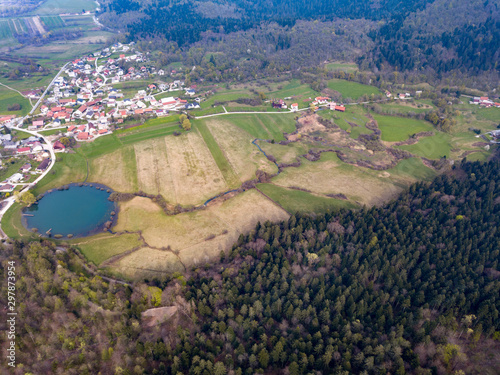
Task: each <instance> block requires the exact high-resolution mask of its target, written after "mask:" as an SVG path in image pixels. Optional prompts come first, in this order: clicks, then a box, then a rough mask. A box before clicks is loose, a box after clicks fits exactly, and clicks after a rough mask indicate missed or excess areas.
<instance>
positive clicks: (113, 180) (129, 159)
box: [89, 147, 138, 192]
mask: <svg viewBox="0 0 500 375" xmlns="http://www.w3.org/2000/svg"><path fill="white" fill-rule="evenodd" d="M89 181H92V182H99V183H102V184H104V185H106V186H109V187H110V188H112V189H114V190H116V191H120V192H134V191H137V185H138V183H137V167H136V160H135V150H134V148H132V147H126V148H122V149H119V150H117V151H114V152H112V153H110V154H107V155H105V156H101V157H99V158H97V159H94V160H92V164H91V175H90V176H89Z"/></svg>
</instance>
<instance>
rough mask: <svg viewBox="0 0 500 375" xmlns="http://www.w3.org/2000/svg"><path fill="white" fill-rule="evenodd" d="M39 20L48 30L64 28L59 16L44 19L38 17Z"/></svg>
mask: <svg viewBox="0 0 500 375" xmlns="http://www.w3.org/2000/svg"><path fill="white" fill-rule="evenodd" d="M40 19H41V20H42V22H43V23H44V24H45V26H46V27H47V29H49V30H53V29H58V28H61V27H64V25H65V24H64V21H63V19H62V18H61V17H60V16H59V15H57V16H44V17H40Z"/></svg>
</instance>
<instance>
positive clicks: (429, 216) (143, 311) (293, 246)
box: [0, 161, 500, 374]
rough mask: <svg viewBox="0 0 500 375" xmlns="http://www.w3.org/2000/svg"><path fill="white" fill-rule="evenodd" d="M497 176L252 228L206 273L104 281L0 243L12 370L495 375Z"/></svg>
mask: <svg viewBox="0 0 500 375" xmlns="http://www.w3.org/2000/svg"><path fill="white" fill-rule="evenodd" d="M499 167H500V164H499V162H498V161H496V162H489V163H486V164H481V163H477V162H475V163H465V164H463V165H462V166H461V167H455V168H454V170H453V171H452V172H451V173H449V174H448V175H443V176H440V177H438V178H437V179H436V180H435V181H434V182H432V183H430V184H427V183H418V184H416V185H413V186H412V187H411V189H410V190H409V191H408V192H407V193H405V194H403V195H402V196H401V197H400V198H399V199H397V200H395V201H393V202H391V203H390V204H388V205H386V206H384V207H380V208H372V209H365V210H359V211H351V210H341V211H339V212H337V213H334V214H332V213H327V214H324V215H317V216H316V217H306V216H297V215H294V216H292V217H290V219H289V220H287V221H285V222H281V223H279V224H271V223H265V224H259V225H258V226H257V227H256V228H255V229H254V230H253V231H251V232H250V233H249V234H248V235H246V236H243V235H242V236H241V237H240V238H239V240H238V242H237V243H236V244H235V246H234V247H233V250H232V251H231V252H230V254H229V255H228V256H224V257H223V258H222V259H221V261H220V262H219V263H215V264H213V265H212V266H210V265H206V266H205V267H203V268H196V269H190V270H188V272H186V274H185V276H184V277H183V276H180V275H179V274H176V275H174V277H168V276H165V277H162V278H161V279H154V280H152V281H146V282H147V283H149V285H148V284H145V283H143V282H138V283H135V284H134V285H130V286H126V285H122V284H120V283H115V282H112V281H111V282H110V280H109V279H107V280H103V279H102V278H101V277H100V276H98V275H95V274H94V273H95V271H93V270H92V269H91V268H89V266H87V265H85V264H84V262H83V261H82V259H81V258H80V257H78V256H77V255H76V254H75V252H74V251H73V250H71V249H70V250H68V251H60V250H56V249H55V247H54V245H53V244H52V243H51V242H50V241H42V242H32V243H30V244H27V243H26V244H23V243H20V242H16V243H14V244H8V245H2V252H1V258H0V260H1V266H0V276H1V277H2V279H3V280H7V269H8V267H9V266H12V264H14V265H15V267H16V271H15V274H16V275H17V284H16V296H17V299H18V301H20V302H19V305H17V306H16V307H15V309H16V311H17V312H18V314H19V316H18V319H20V320H22V321H23V324H18V325H17V330H18V331H17V345H18V348H19V350H18V351H17V363H22V364H23V365H24V366H23V368H22V371H21V372H19V371H18V372H15V373H27V372H32V373H36V374H54V373H65V374H86V373H88V374H94V373H98V372H101V373H103V374H104V373H106V374H107V373H121V374H132V373H133V374H162V373H167V374H170V373H177V374H178V373H185V374H188V373H189V374H191V373H193V374H197V373H200V374H227V373H234V374H243V373H245V374H247V373H248V374H254V373H282V372H283V371H286V372H287V373H290V374H307V373H311V372H313V371H325V369H328V370H329V372H330V371H331V372H335V373H354V374H360V373H368V374H375V373H381V372H384V373H385V372H387V371H390V372H391V373H397V374H403V373H408V374H422V373H428V372H431V371H432V373H435V374H449V373H454V374H460V373H467V374H480V373H481V374H494V373H495V371H496V370H497V369H498V368H499V366H500V363H499V362H498V361H499V356H498V352H499V350H500V349H499V347H500V343H499V339H500V320H499V310H500V304H499V300H498V295H499V293H500V281H499V274H500V270H499V265H498V259H499V250H498V232H497V225H498V222H499V221H500V216H499V215H500V210H499V209H498V205H499V199H500V196H499V191H500V190H499V188H498V186H499V184H500V174H499V170H500V168H499ZM9 262H10V263H9ZM0 296H1V297H0V300H1V301H2V303H3V304H4V305H5V306H7V284H6V283H2V293H1V294H0ZM159 307H161V308H160V309H157V308H159ZM2 316H3V319H2V322H5V321H6V317H5V311H2ZM1 327H2V329H4V330H5V328H6V326H5V323H2V326H1ZM1 340H2V341H1V346H2V349H6V348H7V343H6V335H4V336H2V338H1ZM33 353H36V355H37V360H36V362H35V361H33V360H32V359H33ZM20 370H21V369H20ZM461 371H463V372H461Z"/></svg>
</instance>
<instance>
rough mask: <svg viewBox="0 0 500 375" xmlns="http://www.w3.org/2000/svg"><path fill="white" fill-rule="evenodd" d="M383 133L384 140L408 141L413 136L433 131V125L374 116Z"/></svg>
mask: <svg viewBox="0 0 500 375" xmlns="http://www.w3.org/2000/svg"><path fill="white" fill-rule="evenodd" d="M373 118H374V119H375V120H376V121H377V123H378V127H379V129H380V131H381V132H382V136H381V138H382V140H383V141H388V142H398V141H405V140H407V139H408V138H409V137H410V136H411V135H412V134H416V133H420V132H425V131H433V130H434V129H433V127H432V125H431V124H429V123H427V122H425V121H422V120H415V119H410V118H403V117H393V116H382V115H373Z"/></svg>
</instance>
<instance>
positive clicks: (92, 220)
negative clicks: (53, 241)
mask: <svg viewBox="0 0 500 375" xmlns="http://www.w3.org/2000/svg"><path fill="white" fill-rule="evenodd" d="M100 188H103V189H104V190H100ZM108 189H109V188H108V187H106V186H103V185H93V186H92V187H91V186H89V185H83V186H78V185H75V184H72V185H69V188H68V189H66V190H54V191H52V192H49V193H47V194H45V196H44V197H43V198H42V199H40V200H39V201H38V203H37V204H34V205H32V206H31V207H28V208H26V209H25V210H24V211H23V224H24V225H25V226H26V228H28V229H32V228H37V229H38V232H39V233H40V234H42V235H45V234H46V232H47V231H48V230H51V231H50V234H51V235H56V234H61V235H63V236H67V235H68V234H72V235H73V236H74V237H84V236H88V235H91V234H95V233H98V232H102V231H103V228H104V225H105V223H106V222H108V221H112V220H113V217H112V216H111V213H112V212H113V211H115V212H116V211H117V208H118V207H117V205H116V203H115V202H110V201H109V200H108V197H109V195H110V193H108V192H107V190H108ZM115 217H116V215H115Z"/></svg>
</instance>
